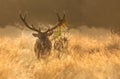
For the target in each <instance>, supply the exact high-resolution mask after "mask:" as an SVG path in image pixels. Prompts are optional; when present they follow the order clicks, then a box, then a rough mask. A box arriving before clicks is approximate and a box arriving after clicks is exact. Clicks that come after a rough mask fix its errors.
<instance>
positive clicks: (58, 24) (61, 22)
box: [45, 13, 66, 33]
mask: <svg viewBox="0 0 120 79" xmlns="http://www.w3.org/2000/svg"><path fill="white" fill-rule="evenodd" d="M56 15H57V18H58V23H57V24H56V25H55V26H54V27H52V28H50V29H48V30H47V31H45V33H47V32H49V31H53V30H54V29H56V28H57V27H59V26H61V25H62V24H63V23H64V22H65V19H66V17H65V13H64V15H63V18H61V17H60V16H59V14H58V13H56Z"/></svg>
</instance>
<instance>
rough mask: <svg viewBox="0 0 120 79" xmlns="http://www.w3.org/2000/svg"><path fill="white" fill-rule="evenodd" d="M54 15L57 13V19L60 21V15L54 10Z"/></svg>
mask: <svg viewBox="0 0 120 79" xmlns="http://www.w3.org/2000/svg"><path fill="white" fill-rule="evenodd" d="M56 15H57V18H58V21H61V17H60V15H59V13H58V12H56Z"/></svg>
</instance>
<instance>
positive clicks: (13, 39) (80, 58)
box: [0, 27, 120, 79]
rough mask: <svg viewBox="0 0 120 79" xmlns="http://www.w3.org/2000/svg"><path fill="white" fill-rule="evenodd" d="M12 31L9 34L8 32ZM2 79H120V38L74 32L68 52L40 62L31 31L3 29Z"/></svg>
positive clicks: (0, 45) (90, 30) (93, 31)
mask: <svg viewBox="0 0 120 79" xmlns="http://www.w3.org/2000/svg"><path fill="white" fill-rule="evenodd" d="M8 30H9V31H8ZM0 33H1V34H0V79H120V37H119V36H118V35H117V34H111V32H110V31H109V30H104V29H100V28H87V27H82V28H80V31H79V30H76V29H71V30H70V33H69V37H68V39H69V47H68V52H65V53H63V54H62V52H60V53H61V54H62V56H61V58H58V57H57V54H58V52H56V51H55V50H54V49H52V51H51V55H50V56H49V57H48V58H47V59H45V60H43V59H41V60H38V59H37V58H36V56H35V53H34V49H33V48H34V43H35V40H36V38H34V37H32V35H31V33H32V32H31V31H28V30H23V31H21V30H18V29H16V28H13V27H10V28H6V29H0Z"/></svg>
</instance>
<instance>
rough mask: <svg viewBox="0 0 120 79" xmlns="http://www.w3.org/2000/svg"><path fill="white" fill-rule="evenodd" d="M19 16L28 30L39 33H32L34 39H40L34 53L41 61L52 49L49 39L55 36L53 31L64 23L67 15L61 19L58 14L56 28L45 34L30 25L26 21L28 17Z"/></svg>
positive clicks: (48, 30)
mask: <svg viewBox="0 0 120 79" xmlns="http://www.w3.org/2000/svg"><path fill="white" fill-rule="evenodd" d="M19 16H20V19H21V20H22V22H23V23H24V25H25V26H26V27H27V28H29V29H31V30H32V31H35V32H37V33H32V35H33V36H34V37H37V38H38V39H37V40H36V43H35V46H34V51H35V55H36V56H37V58H38V59H39V58H41V57H43V56H45V55H49V54H50V52H51V48H52V43H51V40H50V39H49V36H51V35H52V34H53V30H55V29H56V28H57V27H59V26H61V25H62V24H63V23H64V18H65V14H64V15H63V18H62V19H61V18H60V17H59V16H58V13H57V17H58V23H57V24H56V25H55V26H54V27H52V28H49V29H47V30H46V31H44V32H41V28H39V29H36V28H35V27H34V26H33V25H30V24H28V23H27V21H26V15H24V16H23V15H22V14H20V15H19Z"/></svg>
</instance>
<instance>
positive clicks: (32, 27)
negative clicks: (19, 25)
mask: <svg viewBox="0 0 120 79" xmlns="http://www.w3.org/2000/svg"><path fill="white" fill-rule="evenodd" d="M19 16H20V19H21V20H22V22H23V23H24V24H25V26H26V27H27V28H29V29H31V30H33V31H36V32H41V29H40V28H39V30H38V29H36V28H35V27H34V26H33V25H29V24H28V23H27V21H26V15H24V16H23V15H22V14H20V15H19Z"/></svg>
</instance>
